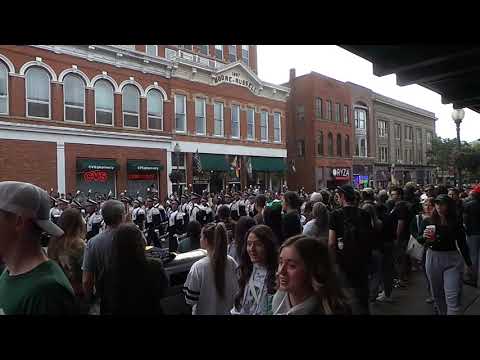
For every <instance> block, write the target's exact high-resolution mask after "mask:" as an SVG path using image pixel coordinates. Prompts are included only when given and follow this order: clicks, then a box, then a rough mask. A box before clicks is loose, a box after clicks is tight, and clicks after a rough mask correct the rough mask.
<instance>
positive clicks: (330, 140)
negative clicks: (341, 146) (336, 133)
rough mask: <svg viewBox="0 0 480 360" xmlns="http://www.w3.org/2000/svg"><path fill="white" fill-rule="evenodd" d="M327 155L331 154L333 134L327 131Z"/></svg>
mask: <svg viewBox="0 0 480 360" xmlns="http://www.w3.org/2000/svg"><path fill="white" fill-rule="evenodd" d="M327 147H328V156H333V135H332V133H328V138H327Z"/></svg>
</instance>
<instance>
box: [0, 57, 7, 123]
mask: <svg viewBox="0 0 480 360" xmlns="http://www.w3.org/2000/svg"><path fill="white" fill-rule="evenodd" d="M0 114H8V71H7V67H6V66H5V65H4V64H3V63H2V62H1V61H0Z"/></svg>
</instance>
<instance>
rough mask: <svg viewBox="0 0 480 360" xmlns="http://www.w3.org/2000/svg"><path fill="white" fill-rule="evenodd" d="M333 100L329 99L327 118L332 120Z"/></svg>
mask: <svg viewBox="0 0 480 360" xmlns="http://www.w3.org/2000/svg"><path fill="white" fill-rule="evenodd" d="M332 119H333V117H332V101H331V100H327V120H332Z"/></svg>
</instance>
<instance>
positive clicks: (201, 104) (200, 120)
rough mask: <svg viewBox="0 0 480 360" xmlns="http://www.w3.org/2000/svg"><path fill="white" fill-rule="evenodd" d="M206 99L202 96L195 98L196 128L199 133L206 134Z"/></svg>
mask: <svg viewBox="0 0 480 360" xmlns="http://www.w3.org/2000/svg"><path fill="white" fill-rule="evenodd" d="M205 107H206V100H205V99H202V98H195V129H196V132H197V135H205V131H206V129H205V128H206V122H205V111H206V109H205Z"/></svg>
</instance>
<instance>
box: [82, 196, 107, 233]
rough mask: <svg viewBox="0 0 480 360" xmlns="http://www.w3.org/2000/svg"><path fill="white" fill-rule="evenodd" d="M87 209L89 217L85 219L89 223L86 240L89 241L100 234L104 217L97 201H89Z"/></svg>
mask: <svg viewBox="0 0 480 360" xmlns="http://www.w3.org/2000/svg"><path fill="white" fill-rule="evenodd" d="M85 207H86V210H87V217H86V219H85V221H86V223H87V234H86V240H87V241H88V240H89V239H91V238H92V237H94V236H95V235H97V234H98V233H100V228H101V227H102V222H103V217H102V215H100V212H99V211H98V203H97V202H96V201H94V200H91V199H88V200H87V203H86V205H85Z"/></svg>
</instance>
